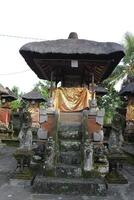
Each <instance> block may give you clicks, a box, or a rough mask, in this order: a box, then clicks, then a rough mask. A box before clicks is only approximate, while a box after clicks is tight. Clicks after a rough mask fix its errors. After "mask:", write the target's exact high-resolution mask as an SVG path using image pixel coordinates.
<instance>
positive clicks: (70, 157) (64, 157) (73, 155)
mask: <svg viewBox="0 0 134 200" xmlns="http://www.w3.org/2000/svg"><path fill="white" fill-rule="evenodd" d="M59 163H63V164H66V165H79V164H80V163H81V152H80V151H76V152H75V151H67V152H59Z"/></svg>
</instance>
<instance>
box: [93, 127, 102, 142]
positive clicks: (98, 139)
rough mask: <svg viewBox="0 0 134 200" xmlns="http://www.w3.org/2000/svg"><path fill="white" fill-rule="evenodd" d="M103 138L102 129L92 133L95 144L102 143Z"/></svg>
mask: <svg viewBox="0 0 134 200" xmlns="http://www.w3.org/2000/svg"><path fill="white" fill-rule="evenodd" d="M103 138H104V133H103V129H101V130H100V131H98V132H94V133H93V140H94V141H95V142H102V141H103Z"/></svg>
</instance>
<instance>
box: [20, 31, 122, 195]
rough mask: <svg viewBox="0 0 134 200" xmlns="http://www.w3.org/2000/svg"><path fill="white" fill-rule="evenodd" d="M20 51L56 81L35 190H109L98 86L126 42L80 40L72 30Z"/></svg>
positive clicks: (89, 192)
mask: <svg viewBox="0 0 134 200" xmlns="http://www.w3.org/2000/svg"><path fill="white" fill-rule="evenodd" d="M20 53H21V55H22V56H23V57H24V59H25V61H26V62H27V64H28V65H29V66H30V68H31V69H32V70H33V71H34V72H35V73H36V74H37V76H38V77H39V78H41V79H45V80H49V81H51V89H50V91H51V93H50V101H49V108H48V109H47V116H48V121H47V124H46V128H47V130H48V138H47V142H46V145H45V156H44V158H43V159H42V162H41V165H40V166H41V167H40V170H41V171H40V173H39V170H35V171H36V173H35V176H34V178H33V180H32V187H33V191H34V192H36V193H58V194H75V195H77V194H84V195H105V194H106V191H107V185H106V183H105V181H104V177H105V175H106V174H107V173H108V171H109V162H108V159H107V153H108V149H107V147H106V146H105V145H104V143H103V117H104V114H105V111H104V110H99V109H98V106H97V101H96V94H95V87H94V86H95V83H96V84H98V83H99V82H101V81H102V80H104V79H106V78H107V77H108V76H109V75H110V74H111V73H112V71H113V70H114V68H115V67H116V65H117V64H118V63H119V62H120V60H121V58H122V57H123V56H124V50H123V47H122V46H121V45H119V44H116V43H111V42H110V43H102V42H100V43H99V42H95V41H89V40H83V39H78V35H77V33H74V32H72V33H70V35H69V38H68V39H61V40H52V41H44V42H39V43H38V42H36V43H34V42H33V43H29V44H25V45H24V46H23V47H22V48H21V49H20ZM59 82H60V83H61V86H60V87H58V83H59ZM53 83H55V84H53ZM90 84H91V90H90V88H89V85H90ZM54 85H55V87H54ZM38 158H39V157H38ZM36 163H37V166H38V164H39V162H35V163H34V168H36V169H37V168H38V167H36Z"/></svg>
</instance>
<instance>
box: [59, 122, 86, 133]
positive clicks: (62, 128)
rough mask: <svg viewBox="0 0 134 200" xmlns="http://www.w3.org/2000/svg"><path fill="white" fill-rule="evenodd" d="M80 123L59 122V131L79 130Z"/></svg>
mask: <svg viewBox="0 0 134 200" xmlns="http://www.w3.org/2000/svg"><path fill="white" fill-rule="evenodd" d="M81 130H82V125H81V124H77V123H74V124H68V123H60V126H59V131H61V132H63V131H81Z"/></svg>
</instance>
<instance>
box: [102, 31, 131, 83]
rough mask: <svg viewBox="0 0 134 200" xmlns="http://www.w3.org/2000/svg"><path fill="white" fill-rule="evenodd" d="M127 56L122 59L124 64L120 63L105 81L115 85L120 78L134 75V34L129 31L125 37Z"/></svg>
mask: <svg viewBox="0 0 134 200" xmlns="http://www.w3.org/2000/svg"><path fill="white" fill-rule="evenodd" d="M123 46H124V49H125V57H124V58H123V60H122V65H118V66H117V67H116V68H115V70H114V71H113V73H112V74H111V76H110V77H109V78H108V79H106V80H105V81H104V83H106V84H107V83H110V84H111V85H112V86H114V85H115V84H116V83H117V82H118V81H119V80H121V79H123V78H125V77H127V76H128V75H132V76H134V35H133V34H132V33H129V32H127V33H126V34H125V38H124V44H123Z"/></svg>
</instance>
